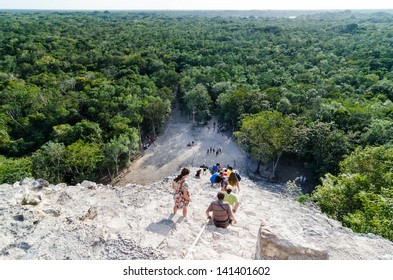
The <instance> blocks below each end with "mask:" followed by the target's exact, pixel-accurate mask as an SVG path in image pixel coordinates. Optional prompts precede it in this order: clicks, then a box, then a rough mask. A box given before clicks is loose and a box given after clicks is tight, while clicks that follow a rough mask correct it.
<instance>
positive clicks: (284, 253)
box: [255, 224, 329, 260]
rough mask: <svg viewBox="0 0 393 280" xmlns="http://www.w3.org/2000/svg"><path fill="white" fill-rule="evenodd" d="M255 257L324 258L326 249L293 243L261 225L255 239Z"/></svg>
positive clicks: (325, 257)
mask: <svg viewBox="0 0 393 280" xmlns="http://www.w3.org/2000/svg"><path fill="white" fill-rule="evenodd" d="M255 258H256V259H259V260H326V259H328V258H329V255H328V253H327V252H326V251H322V250H318V249H315V248H310V247H306V246H302V245H300V244H294V243H292V242H291V241H290V240H285V239H283V238H282V236H280V235H279V234H275V233H274V232H273V231H272V229H271V228H269V227H268V226H266V225H263V224H262V225H261V227H260V229H259V236H258V240H257V249H256V256H255Z"/></svg>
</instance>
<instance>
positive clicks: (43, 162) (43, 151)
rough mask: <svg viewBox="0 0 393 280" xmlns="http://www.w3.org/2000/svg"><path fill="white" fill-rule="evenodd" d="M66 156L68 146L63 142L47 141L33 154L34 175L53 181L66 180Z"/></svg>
mask: <svg viewBox="0 0 393 280" xmlns="http://www.w3.org/2000/svg"><path fill="white" fill-rule="evenodd" d="M65 157H66V148H65V146H64V144H63V143H54V142H48V143H46V144H45V145H43V146H42V147H41V148H40V149H39V150H37V151H36V152H34V153H33V155H32V172H33V176H34V177H35V178H42V179H45V180H48V181H49V182H52V183H61V182H64V180H65V173H66V171H65Z"/></svg>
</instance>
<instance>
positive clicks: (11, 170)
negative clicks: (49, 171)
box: [0, 156, 32, 184]
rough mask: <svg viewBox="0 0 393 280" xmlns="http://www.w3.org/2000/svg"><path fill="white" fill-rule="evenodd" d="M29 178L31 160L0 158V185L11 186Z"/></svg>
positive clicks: (26, 158) (24, 158)
mask: <svg viewBox="0 0 393 280" xmlns="http://www.w3.org/2000/svg"><path fill="white" fill-rule="evenodd" d="M31 176H32V173H31V158H28V157H23V158H17V159H12V158H6V157H4V156H0V184H4V183H8V184H13V183H15V182H16V181H21V180H22V179H24V178H26V177H31Z"/></svg>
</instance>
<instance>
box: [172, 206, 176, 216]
mask: <svg viewBox="0 0 393 280" xmlns="http://www.w3.org/2000/svg"><path fill="white" fill-rule="evenodd" d="M176 212H177V207H176V205H175V206H173V214H174V215H176Z"/></svg>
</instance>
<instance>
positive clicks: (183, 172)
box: [174, 167, 190, 183]
mask: <svg viewBox="0 0 393 280" xmlns="http://www.w3.org/2000/svg"><path fill="white" fill-rule="evenodd" d="M188 174H190V169H189V168H187V167H184V168H183V169H182V170H181V172H180V175H177V177H176V178H175V179H174V181H175V182H176V183H177V182H179V180H180V179H182V178H183V177H184V176H186V175H188Z"/></svg>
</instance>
